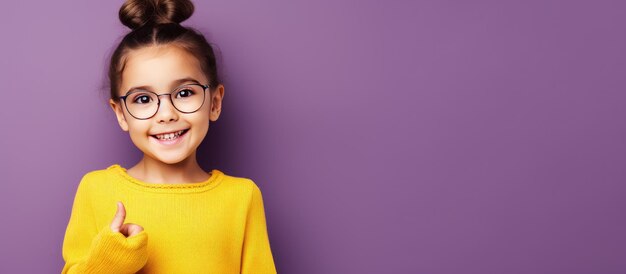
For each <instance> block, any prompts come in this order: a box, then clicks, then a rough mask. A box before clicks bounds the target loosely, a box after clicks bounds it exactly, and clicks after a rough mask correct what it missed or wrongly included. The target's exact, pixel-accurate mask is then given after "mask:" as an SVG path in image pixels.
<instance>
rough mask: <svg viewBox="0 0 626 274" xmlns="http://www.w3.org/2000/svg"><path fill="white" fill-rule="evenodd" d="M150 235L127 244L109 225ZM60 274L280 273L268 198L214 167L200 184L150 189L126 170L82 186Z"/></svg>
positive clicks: (98, 175) (89, 177)
mask: <svg viewBox="0 0 626 274" xmlns="http://www.w3.org/2000/svg"><path fill="white" fill-rule="evenodd" d="M117 201H121V202H122V203H124V207H125V209H126V219H125V221H124V223H134V224H138V225H141V226H142V227H143V228H144V230H143V231H142V232H140V233H139V234H137V235H134V236H132V237H129V238H126V237H125V236H124V235H123V234H121V233H120V232H113V231H112V230H111V228H110V224H111V222H112V221H113V217H114V216H115V213H116V211H117V204H116V203H117ZM63 259H64V260H65V266H64V267H63V270H62V273H107V274H111V273H115V274H117V273H120V274H121V273H168V274H171V273H194V274H195V273H220V274H221V273H276V268H275V266H274V259H273V257H272V252H271V249H270V244H269V239H268V236H267V228H266V223H265V212H264V207H263V198H262V196H261V191H260V190H259V188H258V186H257V185H256V184H255V183H254V182H253V181H252V180H250V179H247V178H240V177H234V176H229V175H226V174H224V173H223V172H221V171H219V170H217V169H213V170H212V174H211V177H210V178H209V179H208V180H207V181H205V182H200V183H188V184H152V183H146V182H142V181H140V180H138V179H136V178H133V177H131V176H130V175H128V173H127V172H126V169H125V168H123V167H121V166H120V165H112V166H109V167H108V168H106V169H103V170H96V171H92V172H89V173H87V174H86V175H85V176H84V177H83V178H82V180H81V181H80V183H79V185H78V188H77V191H76V196H75V198H74V204H73V206H72V214H71V216H70V219H69V222H68V225H67V229H66V231H65V238H64V241H63Z"/></svg>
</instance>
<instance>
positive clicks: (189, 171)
mask: <svg viewBox="0 0 626 274" xmlns="http://www.w3.org/2000/svg"><path fill="white" fill-rule="evenodd" d="M127 172H128V175H130V176H132V177H135V178H137V179H139V180H141V181H144V182H148V183H157V184H162V183H168V184H183V183H197V182H204V181H206V180H207V179H208V178H209V177H210V174H207V172H205V171H204V170H203V169H202V168H201V167H200V165H198V161H197V159H196V153H195V152H194V153H193V155H190V156H189V157H188V158H187V159H185V160H183V161H181V162H178V163H174V164H167V163H163V162H161V161H159V160H157V159H154V158H151V157H150V156H147V155H145V154H144V155H143V158H142V159H141V160H140V161H139V162H138V163H137V164H136V165H135V166H133V167H132V168H129V169H128V170H127Z"/></svg>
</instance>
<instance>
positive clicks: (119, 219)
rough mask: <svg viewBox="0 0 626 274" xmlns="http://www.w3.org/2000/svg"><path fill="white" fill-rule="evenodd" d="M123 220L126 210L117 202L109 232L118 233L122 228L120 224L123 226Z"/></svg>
mask: <svg viewBox="0 0 626 274" xmlns="http://www.w3.org/2000/svg"><path fill="white" fill-rule="evenodd" d="M124 219H126V209H125V208H124V204H123V203H122V202H117V212H116V213H115V217H114V218H113V222H111V230H112V231H113V232H120V228H121V227H122V224H124Z"/></svg>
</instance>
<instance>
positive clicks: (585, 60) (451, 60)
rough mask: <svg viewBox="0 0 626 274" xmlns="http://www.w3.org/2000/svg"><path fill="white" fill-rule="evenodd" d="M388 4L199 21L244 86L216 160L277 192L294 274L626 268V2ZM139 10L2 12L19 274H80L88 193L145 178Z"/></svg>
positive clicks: (29, 6) (211, 159) (78, 5)
mask: <svg viewBox="0 0 626 274" xmlns="http://www.w3.org/2000/svg"><path fill="white" fill-rule="evenodd" d="M383 2H384V1H348V0H340V1H336V0H333V1H331V0H322V1H320V0H316V1H306V2H305V3H303V2H301V1H196V3H195V4H196V8H197V9H196V13H195V14H194V15H193V16H192V18H191V19H190V20H188V21H187V22H186V24H187V25H191V26H194V27H197V28H198V29H200V30H201V31H203V32H204V33H205V35H206V36H207V37H208V38H209V39H210V40H211V41H212V42H214V43H215V44H217V45H218V46H219V48H220V50H221V55H222V60H223V76H224V79H225V86H226V94H225V98H224V100H225V101H224V104H225V105H224V111H223V113H222V116H221V117H220V120H219V121H218V122H217V123H215V124H212V126H211V129H210V130H209V135H208V137H207V139H206V140H205V143H204V144H203V145H202V146H201V151H200V155H201V156H200V157H201V158H200V160H201V162H202V164H203V166H205V167H206V168H219V169H221V170H223V171H224V172H226V173H227V174H232V175H236V176H242V177H249V178H252V179H253V180H255V182H256V183H257V184H258V185H259V186H260V188H261V190H262V192H263V196H264V200H265V207H266V208H265V210H266V214H267V221H268V231H269V234H270V242H271V246H272V249H273V252H274V256H275V260H276V265H277V268H278V270H279V272H281V273H624V272H626V260H625V259H624V258H625V255H626V236H625V233H624V231H625V229H626V227H625V225H626V214H624V208H625V206H626V199H625V198H626V186H625V185H624V181H625V179H626V169H625V168H624V166H625V164H626V128H625V126H624V125H625V123H624V117H625V115H626V113H625V112H626V111H625V109H626V108H625V107H624V100H625V99H626V93H625V92H624V88H625V87H626V77H625V73H626V58H625V54H624V50H625V49H626V37H625V35H626V27H625V26H626V5H625V4H623V2H621V1H472V2H471V3H470V1H385V2H384V3H383ZM505 2H506V3H505ZM121 3H122V1H78V0H74V1H70V0H59V1H9V2H6V3H3V5H2V6H3V7H2V9H0V31H1V33H2V42H1V43H0V49H1V51H0V54H1V58H0V59H1V63H0V77H1V78H0V83H1V86H2V93H1V94H2V96H3V97H2V100H1V102H2V107H1V108H0V118H1V119H2V123H1V124H0V125H1V128H2V137H1V138H0V149H1V154H0V157H1V158H0V160H1V161H2V165H0V174H1V175H2V177H1V180H2V183H1V184H0V193H1V194H2V199H0V216H1V218H2V224H1V225H0V229H1V230H0V232H1V233H0V272H1V273H9V272H10V273H59V272H60V270H61V268H62V266H63V260H62V257H61V246H62V242H63V235H64V232H65V228H66V225H67V221H68V219H69V215H70V212H71V205H72V201H73V198H74V194H75V190H76V186H77V184H78V182H79V180H80V178H81V177H82V175H83V174H85V173H86V172H88V171H91V170H94V169H102V168H106V167H107V166H109V165H111V164H114V163H120V164H122V165H123V166H126V167H129V166H130V165H132V164H134V163H135V162H136V161H138V160H139V157H140V153H139V151H138V150H137V149H136V148H135V147H134V146H133V144H132V143H131V141H130V138H129V137H128V136H127V134H126V133H124V132H122V131H121V130H120V129H119V127H118V125H117V124H116V122H115V119H114V115H113V113H112V112H111V111H110V109H109V107H108V105H107V104H106V97H105V96H104V95H102V94H105V93H106V90H104V91H103V81H104V79H105V78H104V71H105V61H106V59H107V58H108V54H109V53H110V52H111V51H112V49H113V47H114V46H115V45H116V42H117V41H118V39H119V38H120V37H121V36H122V35H123V34H125V33H126V31H127V29H125V28H124V27H123V26H122V25H121V24H120V23H119V21H118V18H117V12H118V9H119V7H120V5H121Z"/></svg>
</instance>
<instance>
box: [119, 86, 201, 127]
mask: <svg viewBox="0 0 626 274" xmlns="http://www.w3.org/2000/svg"><path fill="white" fill-rule="evenodd" d="M208 88H209V85H202V84H186V85H182V86H179V87H177V88H176V89H174V90H173V91H172V92H169V93H163V94H156V93H154V92H152V91H148V90H142V89H135V90H131V91H128V92H127V93H126V95H124V96H120V97H119V99H121V100H122V101H124V106H126V110H128V113H130V115H131V116H133V117H135V119H139V120H146V119H150V118H152V117H153V116H154V115H155V114H156V113H157V111H159V106H160V105H161V99H160V97H161V96H163V95H168V96H169V97H170V102H172V105H173V106H174V108H176V110H178V111H180V112H182V113H194V112H196V111H198V110H199V109H200V108H201V107H202V105H204V96H205V93H206V90H207V89H208ZM173 94H174V95H175V96H172V95H173Z"/></svg>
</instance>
